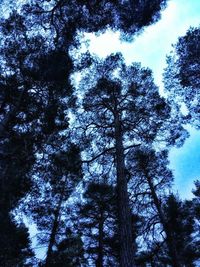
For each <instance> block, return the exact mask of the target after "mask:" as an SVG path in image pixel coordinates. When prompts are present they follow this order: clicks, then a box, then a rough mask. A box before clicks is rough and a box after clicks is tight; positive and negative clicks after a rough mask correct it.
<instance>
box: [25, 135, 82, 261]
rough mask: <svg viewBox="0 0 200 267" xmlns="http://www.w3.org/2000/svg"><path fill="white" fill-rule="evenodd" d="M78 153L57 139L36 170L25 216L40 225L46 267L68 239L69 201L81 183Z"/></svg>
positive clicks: (76, 148)
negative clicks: (45, 248) (54, 251)
mask: <svg viewBox="0 0 200 267" xmlns="http://www.w3.org/2000/svg"><path fill="white" fill-rule="evenodd" d="M60 141H64V140H63V139H61V140H60ZM79 153H80V151H79V148H78V147H77V146H76V145H74V144H70V145H69V144H68V145H67V144H66V145H65V146H63V144H59V143H58V138H56V141H55V143H52V144H51V146H49V147H47V148H46V153H44V154H43V157H44V158H43V160H41V159H40V160H39V161H38V165H35V166H34V170H33V175H34V177H35V181H34V184H33V186H32V188H31V190H30V192H29V195H28V197H27V199H26V200H25V212H26V213H27V215H28V216H30V217H32V218H33V219H34V221H35V223H36V225H37V228H38V231H39V233H38V237H39V241H40V243H41V244H43V245H44V244H45V245H47V255H46V262H45V265H44V266H50V263H51V261H52V257H53V247H54V246H55V245H56V244H57V243H59V242H61V241H62V239H63V238H64V237H63V236H65V230H64V229H65V228H66V220H67V219H68V215H67V201H68V199H69V197H70V196H71V195H72V194H73V193H74V191H75V190H76V186H77V185H78V183H79V182H80V181H81V179H82V170H81V161H80V154H79Z"/></svg>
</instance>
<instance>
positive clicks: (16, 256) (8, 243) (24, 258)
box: [0, 212, 34, 267]
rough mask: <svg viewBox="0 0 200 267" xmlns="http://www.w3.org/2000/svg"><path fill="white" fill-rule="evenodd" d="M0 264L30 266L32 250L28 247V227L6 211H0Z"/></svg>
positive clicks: (12, 266) (3, 265) (13, 266)
mask: <svg viewBox="0 0 200 267" xmlns="http://www.w3.org/2000/svg"><path fill="white" fill-rule="evenodd" d="M0 240H1V242H0V266H2V267H16V266H19V267H23V266H27V267H28V266H29V267H31V266H32V264H31V260H32V258H33V255H34V254H33V252H32V251H31V249H30V240H29V233H28V229H27V228H26V227H25V226H24V225H23V224H20V225H17V223H16V222H15V221H14V220H13V218H11V217H10V216H8V215H7V214H6V213H3V212H1V213H0Z"/></svg>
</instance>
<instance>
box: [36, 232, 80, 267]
mask: <svg viewBox="0 0 200 267" xmlns="http://www.w3.org/2000/svg"><path fill="white" fill-rule="evenodd" d="M65 234H66V236H65V238H63V240H62V241H60V242H59V243H58V244H55V245H54V246H56V247H54V250H53V251H52V255H51V259H50V260H49V262H48V267H57V266H59V267H65V266H69V267H78V266H83V264H84V262H85V260H84V255H83V253H84V249H83V241H82V240H81V237H80V236H79V235H78V234H73V233H72V231H71V230H70V228H67V229H66V233H65ZM41 266H47V264H46V263H45V264H44V265H41Z"/></svg>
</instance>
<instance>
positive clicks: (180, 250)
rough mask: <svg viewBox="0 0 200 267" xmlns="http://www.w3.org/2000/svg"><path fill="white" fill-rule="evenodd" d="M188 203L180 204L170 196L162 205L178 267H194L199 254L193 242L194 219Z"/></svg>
mask: <svg viewBox="0 0 200 267" xmlns="http://www.w3.org/2000/svg"><path fill="white" fill-rule="evenodd" d="M190 208H191V205H190V203H189V202H187V201H186V202H185V203H184V202H181V201H180V200H179V199H178V198H177V197H176V196H175V195H173V194H171V195H170V196H169V197H168V198H167V200H166V203H165V205H164V212H165V218H166V220H167V224H168V227H169V229H170V231H171V232H172V234H173V238H174V241H175V248H176V251H177V255H178V257H179V262H180V264H181V265H180V266H195V260H197V259H198V257H199V255H198V254H199V253H198V248H196V246H195V243H194V242H193V236H192V235H193V233H194V217H193V214H190Z"/></svg>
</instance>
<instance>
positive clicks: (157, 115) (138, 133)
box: [78, 54, 181, 266]
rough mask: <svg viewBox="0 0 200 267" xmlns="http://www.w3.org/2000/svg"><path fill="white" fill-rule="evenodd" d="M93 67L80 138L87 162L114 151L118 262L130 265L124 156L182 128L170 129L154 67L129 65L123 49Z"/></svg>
mask: <svg viewBox="0 0 200 267" xmlns="http://www.w3.org/2000/svg"><path fill="white" fill-rule="evenodd" d="M95 67H96V68H95ZM95 67H93V71H94V73H95V74H94V76H92V75H91V71H90V72H89V75H88V76H86V78H85V79H84V80H83V82H82V84H81V85H82V86H83V88H84V89H85V90H86V93H85V95H84V97H83V103H82V108H83V113H81V111H80V114H78V116H79V123H80V128H82V134H83V135H82V138H84V140H88V141H89V143H90V144H91V145H90V146H88V148H87V149H86V152H85V153H86V155H87V159H86V160H85V162H86V163H91V162H93V161H95V160H97V161H98V160H99V159H100V161H101V158H102V157H104V159H105V158H106V157H109V158H112V157H113V156H114V160H115V167H114V168H112V171H113V172H114V177H116V180H115V182H116V184H117V201H118V212H119V214H118V220H119V232H120V246H121V247H120V250H121V262H120V264H121V265H123V266H131V265H133V264H134V263H133V262H132V261H133V257H134V248H133V239H132V229H131V213H130V204H129V196H128V190H127V174H126V161H125V155H126V154H127V153H128V151H129V150H130V151H131V148H134V147H137V146H140V145H142V144H146V145H152V143H154V142H156V141H158V142H160V140H162V141H164V140H166V142H168V141H169V142H171V141H172V143H173V142H175V141H174V140H176V139H178V138H179V137H180V136H181V133H180V127H179V125H178V124H176V125H174V129H173V132H172V133H171V132H170V129H169V128H168V126H169V121H170V108H169V106H168V104H167V103H166V102H165V101H164V99H163V98H161V97H160V96H159V93H158V90H157V87H156V86H155V85H154V83H153V80H152V77H151V71H150V70H148V69H144V68H140V65H139V64H133V65H131V66H130V67H127V66H126V65H125V64H124V62H123V59H122V57H121V55H119V54H118V55H111V56H110V57H108V58H106V59H105V61H103V62H98V60H97V64H96V66H95ZM91 77H94V78H91ZM86 87H87V88H88V89H87V88H86ZM80 103H81V100H80ZM166 125H168V126H166ZM164 136H165V137H164ZM169 137H170V138H169ZM90 140H91V142H90ZM95 153H96V155H95ZM104 163H105V162H104ZM104 163H103V164H104ZM100 164H101V163H100ZM131 262H132V263H131ZM130 263H131V265H130Z"/></svg>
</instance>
